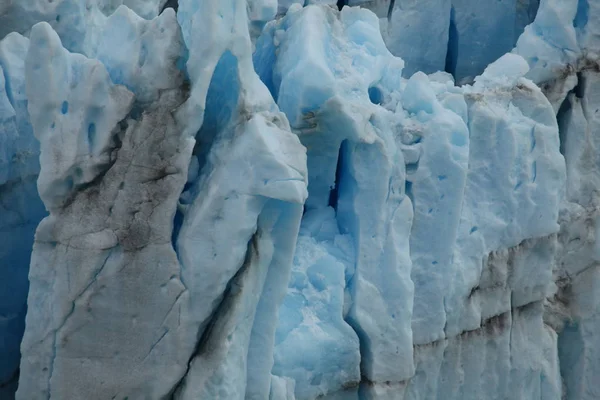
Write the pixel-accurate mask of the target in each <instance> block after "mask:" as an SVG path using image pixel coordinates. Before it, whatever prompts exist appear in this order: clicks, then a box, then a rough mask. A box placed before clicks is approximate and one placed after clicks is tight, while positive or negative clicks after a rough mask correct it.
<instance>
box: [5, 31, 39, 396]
mask: <svg viewBox="0 0 600 400" xmlns="http://www.w3.org/2000/svg"><path fill="white" fill-rule="evenodd" d="M28 47H29V40H28V39H26V38H24V37H23V36H21V35H19V34H17V33H12V34H10V35H8V36H7V37H6V38H4V39H2V40H0V241H1V243H2V246H0V316H1V317H0V337H2V338H3V340H2V341H0V360H1V361H0V397H2V398H10V397H11V396H12V393H13V392H14V389H15V388H16V383H17V381H16V378H18V366H19V344H20V342H21V338H22V335H23V331H24V322H25V312H26V309H27V306H26V301H27V290H28V287H29V283H28V281H27V273H28V271H29V259H30V256H31V249H32V246H33V235H34V232H35V228H36V226H37V224H38V223H39V221H40V220H41V219H42V218H43V217H44V215H45V210H44V205H43V204H42V202H41V201H40V199H39V196H38V195H37V189H36V178H37V174H38V173H39V161H38V157H39V152H40V149H39V143H38V142H37V141H36V140H35V137H34V136H33V130H32V128H31V125H30V124H29V116H28V114H27V97H26V93H25V56H26V54H27V49H28ZM11 382H12V383H11ZM5 391H6V393H5Z"/></svg>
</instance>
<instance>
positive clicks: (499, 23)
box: [446, 0, 535, 81]
mask: <svg viewBox="0 0 600 400" xmlns="http://www.w3.org/2000/svg"><path fill="white" fill-rule="evenodd" d="M518 3H522V1H517V0H500V1H479V0H452V13H451V16H450V35H449V42H448V55H447V60H448V62H447V64H446V71H448V72H450V73H452V74H453V75H454V77H455V78H456V80H457V81H462V80H467V81H470V80H472V79H473V78H474V77H475V76H477V75H479V74H481V73H482V72H483V70H484V69H485V67H486V66H487V65H488V64H490V63H492V62H494V61H495V60H496V59H498V58H499V57H500V56H502V55H503V54H504V53H506V52H509V51H510V50H512V48H513V46H514V45H515V43H516V41H517V38H518V37H519V35H520V34H521V32H517V31H516V29H517V24H516V21H517V19H518V14H517V11H518V5H517V4H518ZM534 15H535V14H534Z"/></svg>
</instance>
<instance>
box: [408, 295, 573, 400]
mask: <svg viewBox="0 0 600 400" xmlns="http://www.w3.org/2000/svg"><path fill="white" fill-rule="evenodd" d="M542 313H543V307H542V306H541V304H540V303H534V304H532V305H529V306H527V307H523V308H519V309H515V310H513V311H512V312H508V313H505V314H501V315H499V316H497V317H495V318H493V319H491V320H489V321H487V322H486V323H485V324H484V325H482V326H481V328H478V329H476V330H472V331H467V332H464V333H463V334H461V335H460V336H456V337H454V338H451V339H448V340H442V341H439V342H434V343H431V344H428V345H423V346H417V347H416V348H415V362H416V365H417V372H416V375H415V377H414V378H413V379H411V380H410V382H408V385H407V387H406V389H405V394H404V396H403V398H404V399H411V400H413V399H414V400H416V399H452V400H454V399H456V400H459V399H467V400H475V399H493V398H498V396H499V398H517V399H518V398H522V399H540V400H541V399H556V400H558V399H560V398H561V387H560V376H559V372H558V369H557V365H558V359H557V358H558V357H557V353H556V334H555V333H554V332H553V331H552V330H550V329H548V328H547V327H546V326H545V325H544V324H543V322H542ZM442 360H443V361H442Z"/></svg>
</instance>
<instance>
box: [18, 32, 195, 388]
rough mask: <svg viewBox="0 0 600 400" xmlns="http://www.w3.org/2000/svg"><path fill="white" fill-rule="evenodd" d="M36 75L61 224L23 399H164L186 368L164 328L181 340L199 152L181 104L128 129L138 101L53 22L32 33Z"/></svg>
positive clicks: (35, 284) (40, 127)
mask: <svg viewBox="0 0 600 400" xmlns="http://www.w3.org/2000/svg"><path fill="white" fill-rule="evenodd" d="M50 55H52V60H53V62H50V58H49V57H50ZM48 74H51V76H52V77H55V78H56V77H63V79H64V80H63V81H59V80H57V79H48V78H47V76H48ZM26 78H27V82H28V83H27V88H28V89H27V90H28V94H29V98H31V99H33V100H32V101H30V103H29V112H30V115H31V116H32V125H33V126H34V130H35V133H36V135H37V137H39V138H40V142H41V147H42V156H41V163H42V175H41V176H40V180H39V186H40V193H41V196H42V198H43V199H44V201H45V203H46V206H47V208H49V209H50V212H51V215H50V217H48V218H46V219H45V220H44V221H43V222H42V223H41V224H40V226H39V227H38V231H37V234H36V244H35V245H34V251H33V255H32V263H31V271H30V282H31V290H30V296H29V299H28V304H29V306H30V311H29V312H28V314H27V329H26V334H25V337H24V341H23V344H22V351H23V359H22V362H21V379H22V382H27V384H22V385H20V386H19V391H18V392H17V398H21V399H30V398H37V397H41V396H43V397H50V396H52V397H58V398H89V397H93V396H97V395H98V393H104V394H105V395H106V396H107V397H110V396H114V395H117V394H119V393H125V394H123V395H122V396H127V395H129V396H150V397H157V396H158V397H160V396H163V395H165V394H166V393H168V389H166V387H168V386H171V385H173V384H174V381H175V382H176V379H177V372H178V371H180V370H182V369H185V365H186V361H187V359H186V357H185V355H184V354H178V355H177V354H175V355H173V357H165V358H163V356H164V354H165V353H168V352H169V351H168V350H167V349H168V348H169V346H173V345H174V343H175V341H178V340H177V339H176V338H175V337H174V336H175V335H166V333H165V332H164V331H163V330H164V329H166V330H167V331H168V330H169V328H173V330H174V331H175V326H176V325H177V320H176V319H174V318H173V315H174V314H173V312H172V311H173V310H174V308H173V306H174V302H175V300H176V299H177V298H178V296H179V294H180V293H181V291H182V285H181V283H180V282H179V281H178V280H176V279H173V276H174V275H176V274H177V273H178V271H179V265H178V262H177V258H176V255H175V252H174V251H173V250H172V248H171V244H170V236H171V233H170V232H171V230H172V228H171V227H172V215H173V211H172V210H173V209H174V207H175V203H176V201H177V193H178V187H180V188H181V187H183V184H184V183H185V178H186V169H187V162H186V157H185V155H186V153H187V154H189V152H191V146H190V144H189V141H186V140H183V139H182V138H181V136H180V135H179V130H177V129H176V126H175V124H174V122H173V120H172V118H169V114H170V110H171V109H172V108H173V107H174V106H175V105H176V104H177V102H181V99H180V97H181V95H179V94H178V93H171V94H165V95H164V96H163V104H164V105H163V107H164V108H162V107H156V108H155V109H154V110H150V111H149V112H148V113H147V114H145V116H144V117H143V118H142V120H141V121H132V120H130V121H129V122H128V123H127V129H126V130H125V129H124V128H121V129H122V130H121V129H119V128H118V127H117V124H118V123H119V122H120V120H121V119H122V118H123V117H124V116H125V115H126V113H127V111H128V107H129V106H130V104H131V100H132V98H133V95H132V94H131V93H130V92H129V91H127V89H125V88H124V87H122V86H115V85H114V84H113V83H112V82H111V81H110V78H109V76H108V73H107V71H106V70H105V68H104V67H103V66H102V64H100V63H99V62H98V61H93V60H89V59H87V58H85V57H83V56H81V55H76V54H70V53H68V52H67V51H66V50H65V49H64V48H63V47H62V46H61V43H60V40H59V38H58V36H57V34H56V33H55V32H54V31H53V30H52V28H51V27H50V26H49V25H48V24H45V23H41V24H38V25H36V26H35V27H34V29H33V31H32V35H31V45H30V50H29V53H28V60H27V70H26ZM42 79H47V80H48V81H52V82H53V84H54V85H55V86H53V87H52V86H51V87H50V88H51V89H54V93H51V92H49V91H48V88H47V87H46V85H41V84H40V83H39V82H40V81H41V80H42ZM49 94H51V95H49ZM111 105H112V107H114V108H112V110H114V111H113V112H111V108H110V107H111ZM98 107H104V108H103V112H98ZM53 124H54V126H52V125H53ZM82 124H84V125H83V129H81V128H82V127H81V125H82ZM90 126H92V127H94V128H93V129H91V130H90ZM151 127H152V129H151ZM157 127H160V128H162V129H157ZM115 128H117V129H116V130H115ZM73 130H75V132H77V134H73ZM119 131H121V132H120V135H119V136H120V137H119V140H118V142H120V143H119V144H120V146H119V145H117V143H115V139H116V138H115V137H114V136H113V133H117V132H119ZM90 133H92V134H91V135H90ZM146 133H147V134H146ZM161 148H162V150H161V151H159V152H158V153H157V152H156V150H157V149H161ZM186 148H187V149H188V150H186ZM52 154H55V155H56V157H54V158H53V157H51V155H52ZM58 160H60V163H57V162H56V161H58ZM69 162H70V163H71V164H70V165H69V164H68V163H69ZM47 171H55V172H56V174H54V175H52V176H48V175H44V173H45V172H47ZM157 182H160V184H157ZM65 183H66V184H65ZM81 185H84V186H81ZM77 188H78V190H77V191H75V189H77ZM179 190H181V189H179ZM120 199H127V200H120ZM169 202H170V204H171V205H170V207H169ZM59 253H60V255H59ZM158 266H162V268H159V269H157V267H158ZM153 267H154V268H153ZM123 288H128V289H127V290H123ZM149 306H150V307H149ZM173 324H175V325H173ZM100 333H101V336H98V335H99V334H100ZM163 336H165V337H166V339H165V337H163ZM128 338H130V339H128ZM159 339H163V340H159ZM171 348H172V347H171ZM106 354H111V355H112V357H110V358H102V357H103V356H105V355H106ZM100 360H102V361H100ZM138 366H139V368H138ZM151 366H152V367H151ZM164 366H168V367H167V368H166V370H170V371H171V373H170V374H167V375H164V374H161V378H160V379H158V374H157V373H156V372H153V371H156V369H157V368H158V369H161V370H165V367H164ZM134 370H137V371H138V372H137V373H131V371H134ZM126 371H127V372H126ZM67 377H68V378H67ZM102 382H103V383H104V384H105V385H106V386H102V387H101V386H99V385H101V383H102ZM144 382H147V383H148V385H146V384H144ZM164 382H167V383H166V384H165V383H164ZM109 393H110V394H109Z"/></svg>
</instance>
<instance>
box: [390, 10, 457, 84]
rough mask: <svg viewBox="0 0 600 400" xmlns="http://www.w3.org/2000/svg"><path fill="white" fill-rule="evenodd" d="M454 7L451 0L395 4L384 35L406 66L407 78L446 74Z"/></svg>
mask: <svg viewBox="0 0 600 400" xmlns="http://www.w3.org/2000/svg"><path fill="white" fill-rule="evenodd" d="M451 5H452V2H451V0H442V1H439V0H435V1H430V0H427V1H422V0H396V1H394V2H393V8H392V9H391V10H390V13H389V15H387V16H386V19H385V20H384V21H382V35H383V37H384V38H385V42H386V45H387V46H388V48H389V49H390V51H391V52H392V53H393V54H394V55H396V56H398V57H401V58H402V59H403V60H404V62H405V63H406V68H405V69H404V76H405V77H410V76H411V75H412V74H414V73H415V72H417V71H423V72H425V73H427V74H429V73H433V72H436V71H444V68H445V65H446V52H447V49H448V38H449V27H450V8H451Z"/></svg>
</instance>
